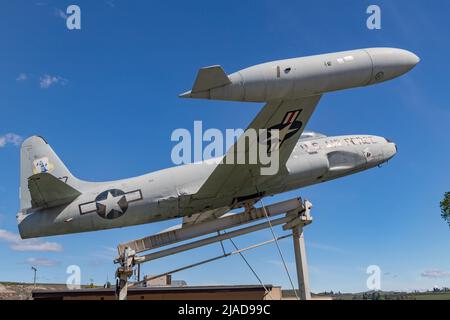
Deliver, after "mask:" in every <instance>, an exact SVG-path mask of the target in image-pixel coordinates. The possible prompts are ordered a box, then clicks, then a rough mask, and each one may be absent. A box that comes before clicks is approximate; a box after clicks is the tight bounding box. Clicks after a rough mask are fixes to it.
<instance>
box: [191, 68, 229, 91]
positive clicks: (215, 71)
mask: <svg viewBox="0 0 450 320" xmlns="http://www.w3.org/2000/svg"><path fill="white" fill-rule="evenodd" d="M230 83H231V81H230V79H229V78H228V76H227V74H226V73H225V71H224V70H223V69H222V67H221V66H211V67H205V68H201V69H200V70H199V71H198V73H197V78H196V79H195V83H194V86H193V87H192V90H191V92H192V93H196V92H201V91H205V90H209V89H213V88H217V87H222V86H225V85H227V84H230Z"/></svg>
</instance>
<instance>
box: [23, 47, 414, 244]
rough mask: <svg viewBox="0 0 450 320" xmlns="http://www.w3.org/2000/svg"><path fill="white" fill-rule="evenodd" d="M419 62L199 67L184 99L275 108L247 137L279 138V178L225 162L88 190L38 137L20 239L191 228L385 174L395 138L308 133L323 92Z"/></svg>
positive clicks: (345, 58) (321, 59) (406, 57)
mask: <svg viewBox="0 0 450 320" xmlns="http://www.w3.org/2000/svg"><path fill="white" fill-rule="evenodd" d="M418 62H419V58H418V57H417V56H416V55H414V54H413V53H411V52H409V51H406V50H401V49H393V48H371V49H361V50H353V51H345V52H338V53H331V54H324V55H318V56H311V57H304V58H295V59H287V60H280V61H274V62H269V63H265V64H261V65H256V66H253V67H250V68H247V69H244V70H241V71H238V72H236V73H233V74H231V75H229V76H228V75H226V74H225V72H224V71H223V69H222V68H221V67H220V66H212V67H206V68H202V69H200V71H199V72H198V74H197V78H196V80H195V83H194V85H193V87H192V90H190V91H188V92H186V93H184V94H182V95H181V97H184V98H200V99H217V100H230V101H249V102H266V104H265V106H264V107H263V108H262V110H261V111H260V112H259V113H258V115H257V116H256V117H255V119H254V120H253V121H252V122H251V123H250V125H249V127H248V128H247V130H246V131H245V132H247V131H248V130H250V129H255V130H260V129H268V130H272V129H278V130H279V132H280V135H279V137H277V139H279V141H278V142H277V144H276V148H277V151H278V153H279V170H278V171H277V173H276V174H273V175H263V174H261V170H260V169H261V167H262V165H261V164H258V163H256V164H245V163H244V164H241V163H234V164H229V163H224V161H221V160H223V158H222V157H221V158H218V159H210V160H206V161H203V162H199V163H192V164H186V165H180V166H176V167H172V168H168V169H164V170H160V171H156V172H152V173H148V174H145V175H142V176H139V177H134V178H129V179H123V180H117V181H110V182H88V181H82V180H79V179H77V178H76V177H74V176H73V175H72V174H71V173H70V171H69V170H68V169H67V168H66V166H65V165H64V163H63V162H62V161H61V160H60V158H59V157H58V156H57V155H56V153H55V152H54V151H53V150H52V148H51V147H50V145H49V144H48V143H47V142H46V141H45V140H44V139H43V138H41V137H39V136H32V137H30V138H28V139H26V140H25V141H24V142H23V144H22V147H21V172H20V175H21V178H20V179H21V180H20V212H19V213H18V215H17V221H18V226H19V231H20V234H21V237H22V238H33V237H41V236H50V235H59V234H68V233H77V232H87V231H96V230H102V229H110V228H118V227H125V226H132V225H138V224H144V223H150V222H156V221H161V220H167V219H173V218H178V217H183V225H190V224H195V223H201V222H204V221H207V220H210V219H216V218H219V217H220V216H222V215H224V214H225V213H227V212H229V211H230V210H233V209H235V208H239V207H248V206H252V205H253V204H254V203H255V202H257V201H259V200H260V199H261V198H263V197H267V196H271V195H276V194H279V193H282V192H286V191H290V190H295V189H298V188H302V187H305V186H309V185H313V184H316V183H321V182H324V181H329V180H332V179H336V178H339V177H343V176H346V175H350V174H353V173H356V172H360V171H363V170H366V169H370V168H373V167H376V166H379V165H380V164H382V163H384V162H386V161H388V160H389V159H391V158H392V157H393V156H394V155H395V154H396V152H397V147H396V145H395V144H394V143H393V142H391V141H389V140H388V139H385V138H383V137H378V136H372V135H364V134H358V135H345V136H334V137H327V136H324V135H321V134H317V133H311V132H309V133H308V132H305V131H304V129H305V127H306V124H307V123H308V121H309V119H310V117H311V115H312V114H313V112H314V110H315V108H316V106H317V104H318V102H319V100H320V98H321V96H322V95H323V94H324V93H326V92H330V91H336V90H342V89H347V88H354V87H361V86H367V85H371V84H376V83H379V82H383V81H386V80H390V79H393V78H395V77H398V76H400V75H402V74H404V73H406V72H408V71H409V70H411V69H412V68H413V67H414V66H415V65H416V64H417V63H418ZM245 132H244V134H243V136H244V135H245ZM240 139H244V138H243V137H242V136H241V137H240V138H239V139H238V141H237V142H236V144H238V143H239V140H240ZM252 143H258V142H257V141H252V140H251V139H250V141H248V147H250V145H251V144H252ZM231 149H233V148H231ZM231 149H230V150H231ZM229 152H230V151H228V153H229ZM243 152H244V155H246V153H248V150H247V149H245V150H244V151H243ZM228 153H227V154H225V156H227V155H228ZM238 156H239V155H238Z"/></svg>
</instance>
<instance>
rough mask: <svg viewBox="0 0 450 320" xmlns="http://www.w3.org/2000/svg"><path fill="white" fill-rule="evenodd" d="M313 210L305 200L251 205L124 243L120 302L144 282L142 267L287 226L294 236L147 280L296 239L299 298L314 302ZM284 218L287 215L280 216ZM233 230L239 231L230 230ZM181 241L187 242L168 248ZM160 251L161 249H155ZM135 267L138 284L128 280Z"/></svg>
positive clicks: (118, 261) (119, 274) (120, 249)
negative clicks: (309, 255)
mask: <svg viewBox="0 0 450 320" xmlns="http://www.w3.org/2000/svg"><path fill="white" fill-rule="evenodd" d="M311 208H312V204H311V202H309V201H308V200H305V201H303V200H302V199H301V198H294V199H290V200H286V201H281V202H277V203H274V204H271V205H268V206H264V205H263V206H262V207H260V208H254V207H253V206H249V207H248V208H246V209H245V210H244V211H243V212H241V213H229V214H225V215H223V216H222V217H220V218H214V219H212V220H207V221H205V222H202V223H199V224H192V225H188V226H184V227H183V226H178V227H176V228H172V229H170V230H168V231H163V232H161V233H156V234H153V235H150V236H147V237H144V238H141V239H136V240H132V241H130V242H127V243H121V244H119V245H118V247H117V249H118V252H119V257H118V258H117V259H115V260H114V263H116V264H119V267H118V268H117V271H116V277H117V284H116V296H117V299H119V300H126V299H127V292H128V288H130V287H133V286H136V285H139V284H142V283H143V282H144V281H141V280H140V265H141V264H143V263H146V262H149V261H153V260H156V259H160V258H163V257H167V256H171V255H174V254H177V253H180V252H184V251H188V250H192V249H195V248H199V247H202V246H205V245H208V244H211V243H215V242H219V241H223V240H226V239H231V238H234V237H237V236H241V235H244V234H249V233H252V232H256V231H259V230H262V229H266V228H272V227H274V226H278V225H283V226H282V227H283V230H285V231H287V230H291V233H290V234H287V235H283V236H280V237H275V236H274V238H273V239H271V240H268V241H264V242H261V243H257V244H254V245H252V246H249V247H246V248H243V249H237V248H236V250H235V251H232V252H225V250H224V251H223V254H222V255H219V256H216V257H213V258H210V259H206V260H203V261H200V262H197V263H194V264H190V265H187V266H184V267H181V268H178V269H175V270H171V271H168V272H165V273H163V274H159V275H156V276H152V277H147V278H146V280H145V281H148V280H152V279H156V278H159V277H161V276H165V275H169V274H173V273H175V272H179V271H182V270H186V269H189V268H193V267H196V266H199V265H202V264H205V263H208V262H212V261H216V260H219V259H221V258H225V257H228V256H230V255H233V254H241V253H242V252H243V251H246V250H250V249H254V248H257V247H260V246H262V245H265V244H268V243H272V242H274V241H278V240H281V239H284V238H287V237H290V236H292V238H293V243H294V246H293V247H294V253H295V264H296V271H297V280H298V298H299V299H300V300H309V299H311V293H310V288H309V276H308V265H307V260H306V250H305V239H304V236H303V227H305V226H306V225H308V224H310V223H311V222H312V217H311V214H310V211H311ZM280 215H284V216H282V217H279V216H280ZM244 225H248V226H244ZM241 226H242V227H241ZM238 227H240V228H238ZM231 228H236V229H233V230H231V231H226V230H227V229H231ZM214 233H215V234H216V235H212V236H210V237H206V238H202V239H199V240H194V239H195V238H197V237H201V236H205V235H208V234H214ZM179 242H186V243H183V244H180V245H177V246H172V247H169V248H164V247H167V246H170V245H173V244H175V243H179ZM157 248H160V249H159V250H155V249H157ZM222 248H223V247H222ZM150 250H152V252H150V253H147V254H142V255H140V254H141V253H143V252H146V251H150ZM135 267H137V271H138V279H137V280H138V281H136V282H131V283H130V282H129V281H128V279H129V278H130V277H131V276H132V275H133V273H134V268H135Z"/></svg>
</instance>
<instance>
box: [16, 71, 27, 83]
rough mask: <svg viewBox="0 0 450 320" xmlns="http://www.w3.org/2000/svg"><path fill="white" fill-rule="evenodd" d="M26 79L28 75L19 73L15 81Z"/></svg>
mask: <svg viewBox="0 0 450 320" xmlns="http://www.w3.org/2000/svg"><path fill="white" fill-rule="evenodd" d="M27 79H28V75H27V74H26V73H20V74H19V75H18V76H17V78H16V81H19V82H20V81H25V80H27Z"/></svg>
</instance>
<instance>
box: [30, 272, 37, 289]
mask: <svg viewBox="0 0 450 320" xmlns="http://www.w3.org/2000/svg"><path fill="white" fill-rule="evenodd" d="M31 270H33V272H34V277H33V286H34V287H36V272H37V269H36V268H35V267H31Z"/></svg>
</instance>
